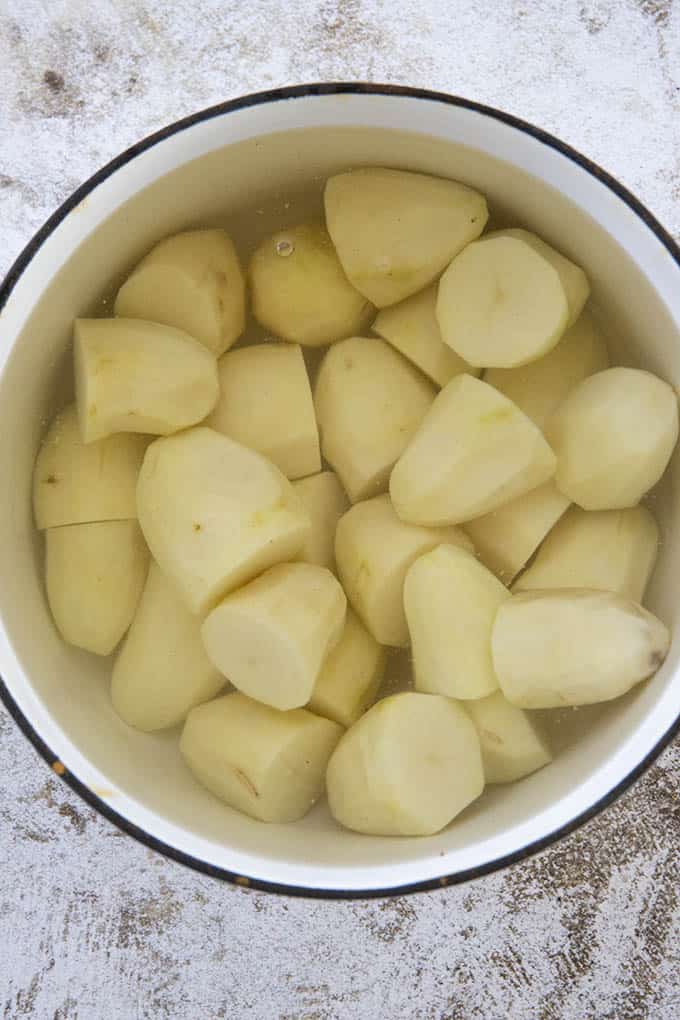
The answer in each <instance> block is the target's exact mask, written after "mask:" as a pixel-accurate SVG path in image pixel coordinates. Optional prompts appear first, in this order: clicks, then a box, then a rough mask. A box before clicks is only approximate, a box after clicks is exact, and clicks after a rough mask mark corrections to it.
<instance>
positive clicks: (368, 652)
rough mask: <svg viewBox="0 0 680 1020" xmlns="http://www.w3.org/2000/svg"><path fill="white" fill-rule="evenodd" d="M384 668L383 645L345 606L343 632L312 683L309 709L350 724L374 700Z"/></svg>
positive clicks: (345, 724)
mask: <svg viewBox="0 0 680 1020" xmlns="http://www.w3.org/2000/svg"><path fill="white" fill-rule="evenodd" d="M384 672H385V649H384V648H383V647H382V645H379V644H378V642H377V641H376V640H375V638H373V637H372V636H371V635H370V634H369V632H368V631H367V630H366V628H365V627H364V625H363V623H362V622H361V620H360V619H359V617H358V616H356V614H355V613H353V612H352V610H351V609H348V610H347V616H346V618H345V627H344V630H343V632H342V636H341V638H340V640H339V641H338V643H337V645H336V646H335V648H333V649H332V651H331V652H330V653H329V654H328V656H327V658H326V660H325V662H324V664H323V666H322V667H321V672H320V673H319V676H318V677H317V681H316V684H315V685H314V690H313V691H312V697H311V698H310V701H309V705H308V708H309V710H310V712H316V714H317V715H322V716H324V718H326V719H332V720H333V721H334V722H336V723H339V724H340V725H341V726H345V727H348V726H351V725H352V724H353V723H355V722H356V721H357V719H359V718H360V716H362V715H363V714H364V712H365V711H366V709H367V708H369V707H370V705H372V704H373V702H374V701H375V697H376V694H377V693H378V688H379V687H380V683H381V681H382V678H383V673H384Z"/></svg>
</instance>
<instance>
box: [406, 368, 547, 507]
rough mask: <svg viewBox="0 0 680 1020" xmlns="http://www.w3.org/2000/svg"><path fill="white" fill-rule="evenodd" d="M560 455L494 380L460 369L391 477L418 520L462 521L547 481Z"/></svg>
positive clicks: (441, 393) (428, 413)
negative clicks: (461, 373) (460, 372)
mask: <svg viewBox="0 0 680 1020" xmlns="http://www.w3.org/2000/svg"><path fill="white" fill-rule="evenodd" d="M554 473H555V456H554V454H553V452H552V450H551V449H550V447H549V446H548V444H547V443H546V441H545V439H544V438H543V435H542V433H541V432H540V430H539V429H538V428H537V427H536V426H535V425H534V423H533V422H532V421H530V419H529V418H527V417H526V415H524V414H523V413H522V412H521V411H520V410H519V408H518V407H516V406H515V404H513V403H512V401H510V400H508V399H507V397H504V396H503V394H502V393H499V392H498V391H497V390H495V389H494V388H493V387H492V386H489V385H487V383H484V382H482V381H481V380H480V379H474V378H473V377H472V376H470V375H460V376H456V378H455V379H452V380H451V382H450V383H447V385H446V386H445V387H444V389H443V390H442V391H441V392H440V393H439V394H438V395H437V397H436V398H435V400H434V403H433V404H432V406H431V408H430V410H429V411H428V412H427V414H426V415H425V417H424V418H423V421H422V424H421V426H420V428H419V429H418V431H417V432H416V434H415V435H414V436H413V438H412V439H411V441H410V443H409V444H408V446H407V447H406V449H405V450H404V452H403V453H402V455H401V457H400V458H399V460H398V461H397V463H396V465H395V467H394V470H393V471H392V476H391V478H390V495H391V497H392V502H393V503H394V508H395V510H396V511H397V513H398V514H399V516H400V517H401V518H402V519H403V520H405V521H411V522H412V523H414V524H427V525H446V524H460V523H463V522H464V521H469V520H472V519H473V518H475V517H481V516H482V515H483V514H487V513H490V512H491V511H492V510H496V509H498V507H500V506H503V504H504V503H509V502H510V500H512V499H516V498H517V497H518V496H522V495H523V494H524V493H525V492H529V491H530V490H531V489H535V488H536V487H537V486H538V485H542V484H543V482H547V481H548V479H549V478H551V477H552V475H553V474H554Z"/></svg>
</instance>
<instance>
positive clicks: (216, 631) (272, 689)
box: [201, 563, 347, 711]
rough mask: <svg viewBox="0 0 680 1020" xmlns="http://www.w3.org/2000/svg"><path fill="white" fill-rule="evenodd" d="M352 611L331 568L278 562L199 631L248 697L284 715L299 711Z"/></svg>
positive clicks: (217, 663)
mask: <svg viewBox="0 0 680 1020" xmlns="http://www.w3.org/2000/svg"><path fill="white" fill-rule="evenodd" d="M346 610H347V599H346V598H345V593H344V591H343V590H342V588H341V587H340V585H339V583H338V581H337V580H336V578H335V577H334V575H333V574H331V572H330V570H326V568H325V567H317V566H314V565H313V564H311V563H280V564H278V565H277V566H275V567H271V569H270V570H267V571H265V573H264V574H261V575H260V577H258V578H256V579H255V580H254V581H251V582H250V584H247V585H245V586H244V587H243V588H240V589H239V590H238V591H236V592H233V593H232V594H231V595H228V596H227V597H226V598H225V599H224V600H223V601H222V602H220V604H219V605H218V606H217V607H216V608H215V609H213V611H212V612H211V613H210V615H209V616H208V617H207V619H206V620H205V622H204V624H203V627H202V629H201V633H202V636H203V644H204V646H205V650H206V652H207V653H208V658H209V659H210V660H211V662H213V663H214V664H215V666H217V668H218V669H219V670H220V672H221V673H223V674H224V676H226V677H227V678H228V679H229V680H231V682H232V684H233V685H234V687H237V688H238V689H239V690H240V691H241V692H242V693H243V694H247V695H248V696H249V697H251V698H255V700H257V701H261V702H263V704H265V705H271V706H272V708H278V709H280V710H281V711H286V710H288V709H291V708H301V707H302V705H306V704H307V702H308V701H309V699H310V698H311V696H312V691H313V690H314V685H315V684H316V681H317V678H318V676H319V672H320V670H321V667H322V665H323V663H324V660H325V659H326V656H327V655H328V653H329V652H330V651H331V649H332V648H334V647H335V645H336V644H337V643H338V641H339V640H340V637H341V635H342V631H343V628H344V626H345V612H346Z"/></svg>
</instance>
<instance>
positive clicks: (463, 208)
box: [324, 167, 489, 308]
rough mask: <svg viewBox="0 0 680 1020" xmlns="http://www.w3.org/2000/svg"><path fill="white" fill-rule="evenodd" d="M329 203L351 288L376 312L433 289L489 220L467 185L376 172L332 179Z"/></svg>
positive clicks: (328, 188) (330, 226) (334, 235)
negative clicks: (417, 292) (438, 277)
mask: <svg viewBox="0 0 680 1020" xmlns="http://www.w3.org/2000/svg"><path fill="white" fill-rule="evenodd" d="M324 202H325V206H326V223H327V225H328V232H329V234H330V235H331V238H332V240H333V244H334V245H335V247H336V249H337V252H338V255H339V256H340V261H341V262H342V267H343V269H344V270H345V272H346V274H347V276H348V278H349V280H350V283H352V284H354V286H355V287H356V289H357V290H358V291H360V292H361V293H362V294H365V296H366V297H367V298H368V299H369V300H370V301H372V302H373V304H374V305H377V306H378V308H384V307H385V305H393V304H395V302H397V301H402V300H403V299H404V298H406V297H408V296H409V295H410V294H415V293H416V291H418V290H422V289H423V287H426V286H427V285H428V283H431V282H432V281H433V280H434V279H435V277H437V276H438V275H439V274H440V273H441V271H442V269H444V267H445V266H447V265H448V263H449V262H450V261H451V259H452V258H453V257H454V255H457V254H458V252H459V251H461V250H462V249H463V248H464V247H465V245H466V244H468V242H470V241H472V240H474V239H475V238H476V237H479V235H480V234H481V232H482V230H483V229H484V227H485V225H486V221H487V219H488V216H489V214H488V210H487V207H486V201H485V199H484V197H483V196H482V195H480V194H479V193H478V192H476V191H473V190H472V189H471V188H467V187H465V185H464V184H458V183H457V182H456V181H447V180H444V179H443V178H440V177H428V176H427V175H425V174H414V173H407V172H405V171H404V170H386V169H382V168H373V167H370V168H362V169H360V170H351V171H349V172H348V173H343V174H338V175H337V176H335V177H331V178H330V179H329V180H328V181H327V183H326V191H325V194H324Z"/></svg>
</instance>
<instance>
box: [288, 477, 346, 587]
mask: <svg viewBox="0 0 680 1020" xmlns="http://www.w3.org/2000/svg"><path fill="white" fill-rule="evenodd" d="M293 488H294V489H295V491H296V493H297V494H298V496H299V497H300V499H301V501H302V504H303V506H304V508H305V510H306V511H307V513H308V514H309V517H310V520H311V522H312V526H311V529H310V532H309V536H308V537H307V539H306V541H305V544H304V545H303V547H302V549H301V550H300V552H299V553H298V555H297V559H299V560H302V561H303V562H304V563H316V565H317V566H319V567H327V568H328V570H335V529H336V528H337V526H338V521H339V520H340V518H341V517H342V515H343V514H344V513H345V512H346V511H347V509H348V508H349V500H348V499H347V494H346V492H345V490H344V489H343V487H342V485H341V484H340V482H339V481H338V478H337V475H335V474H334V473H333V472H332V471H321V472H320V473H319V474H317V475H310V476H309V478H300V479H298V481H296V482H294V483H293Z"/></svg>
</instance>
